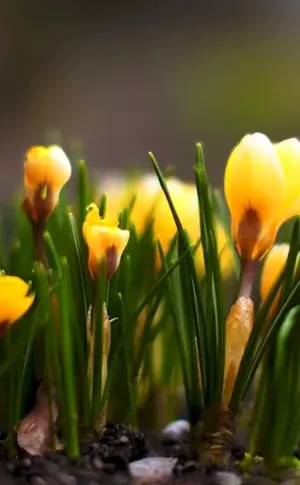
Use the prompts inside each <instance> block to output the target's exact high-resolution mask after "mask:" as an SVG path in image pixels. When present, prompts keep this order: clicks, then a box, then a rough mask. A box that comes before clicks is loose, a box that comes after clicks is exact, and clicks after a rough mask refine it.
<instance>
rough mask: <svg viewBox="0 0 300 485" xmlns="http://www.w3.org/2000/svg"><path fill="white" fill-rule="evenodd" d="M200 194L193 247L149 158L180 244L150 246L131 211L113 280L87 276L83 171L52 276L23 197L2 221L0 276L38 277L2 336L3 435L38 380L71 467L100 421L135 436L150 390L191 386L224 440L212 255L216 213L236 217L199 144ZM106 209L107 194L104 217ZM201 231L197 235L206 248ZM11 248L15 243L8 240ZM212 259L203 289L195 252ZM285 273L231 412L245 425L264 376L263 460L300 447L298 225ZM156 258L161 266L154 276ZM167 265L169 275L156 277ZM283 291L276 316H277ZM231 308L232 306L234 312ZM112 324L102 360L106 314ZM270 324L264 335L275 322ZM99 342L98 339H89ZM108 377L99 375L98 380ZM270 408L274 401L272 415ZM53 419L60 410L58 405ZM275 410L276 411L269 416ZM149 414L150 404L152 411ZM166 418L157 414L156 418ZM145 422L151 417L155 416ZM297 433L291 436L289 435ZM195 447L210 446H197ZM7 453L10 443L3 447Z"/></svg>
mask: <svg viewBox="0 0 300 485" xmlns="http://www.w3.org/2000/svg"><path fill="white" fill-rule="evenodd" d="M196 155H197V156H196V167H195V183H196V188H197V194H198V201H199V220H200V226H199V241H198V242H197V244H195V245H191V244H190V241H189V237H188V234H187V233H186V231H185V229H184V224H183V221H181V220H180V218H179V216H178V214H177V212H176V209H175V207H174V204H173V202H172V198H171V196H170V193H169V191H168V186H167V181H166V177H165V176H164V175H163V173H162V171H161V170H160V168H159V166H158V164H157V162H156V160H155V158H154V156H153V155H152V154H150V159H151V161H152V165H153V168H154V171H155V172H156V175H157V177H158V180H159V182H160V185H161V188H162V190H163V192H164V194H165V197H166V199H167V202H168V204H169V207H170V211H171V213H172V215H173V218H174V221H175V224H176V227H177V233H176V235H175V237H174V239H173V241H172V243H171V244H170V248H169V250H168V252H167V253H165V252H164V251H163V249H162V246H161V244H160V242H159V241H158V242H157V241H156V240H155V237H154V232H153V219H152V218H151V215H149V220H148V223H147V224H146V229H145V230H144V232H143V233H142V234H138V233H137V231H136V228H135V226H134V224H133V223H132V221H131V211H132V207H133V205H134V203H135V200H134V198H133V200H132V201H131V203H130V204H129V206H128V207H127V208H124V210H123V211H122V212H121V213H120V217H119V224H120V227H121V228H124V229H125V228H128V229H129V230H130V241H129V244H128V246H127V248H126V250H125V252H124V254H123V257H122V259H121V263H120V266H119V268H118V270H117V271H116V273H115V274H114V276H113V277H112V278H111V280H110V281H109V282H107V281H106V278H105V277H104V276H105V275H106V271H105V265H104V263H103V266H102V271H100V275H101V276H100V277H99V280H98V281H97V282H95V281H93V280H92V279H91V277H90V274H89V271H88V266H87V261H88V251H87V247H86V244H85V242H84V239H83V235H82V224H83V222H84V219H85V216H86V208H87V206H88V205H89V203H90V202H92V201H95V196H96V191H95V188H94V187H93V186H92V184H91V182H90V181H89V180H88V179H87V172H86V166H85V163H84V162H82V161H80V162H79V163H78V169H77V171H76V174H75V177H76V179H77V190H76V195H75V204H74V205H73V206H69V205H68V203H67V200H66V194H65V193H64V192H63V193H62V194H61V199H60V204H59V206H58V207H57V209H56V210H55V212H54V213H53V215H52V217H51V218H50V220H49V222H48V224H47V231H46V232H45V234H44V235H43V238H44V239H43V240H44V245H45V248H46V254H47V258H48V261H49V267H50V271H49V270H48V268H47V267H44V265H43V262H36V261H35V252H34V244H33V237H32V228H31V226H30V224H29V222H28V220H27V219H26V217H25V215H24V213H23V212H22V210H21V200H19V199H18V200H16V201H15V203H14V205H13V207H12V208H11V210H10V211H7V214H8V218H7V219H6V218H5V217H4V218H3V219H2V221H1V227H2V233H1V237H0V241H1V244H0V268H1V270H3V271H5V272H6V273H7V274H12V275H17V276H20V277H21V278H23V279H24V280H25V281H28V280H31V285H32V291H34V292H35V295H36V298H35V303H34V305H33V307H32V308H31V310H30V311H29V312H28V314H27V315H25V317H23V318H22V320H21V321H19V322H18V323H17V324H15V325H14V326H12V328H11V329H10V331H9V332H7V333H6V334H5V336H4V338H3V339H0V392H1V394H3V396H5V398H4V399H2V400H1V408H0V424H1V427H2V428H4V429H5V430H6V431H7V432H8V433H10V438H11V436H12V435H11V433H12V432H13V431H14V429H15V427H16V425H17V424H18V423H19V422H20V420H21V419H22V418H23V417H24V416H25V415H26V413H27V412H28V411H29V410H30V409H31V408H32V406H33V404H34V399H35V394H36V390H37V387H38V385H39V384H40V382H42V381H44V382H46V383H47V385H48V389H49V396H50V394H51V392H52V389H53V388H54V389H55V393H56V400H57V404H58V409H59V426H60V429H61V431H62V436H63V440H64V444H65V447H66V450H67V453H68V454H69V455H70V456H72V457H76V456H77V455H78V453H79V443H80V439H81V436H82V434H84V433H85V432H87V431H91V430H93V429H95V428H97V426H98V424H99V418H100V416H101V413H103V412H105V414H106V416H107V418H108V419H109V420H111V421H114V422H127V423H130V424H132V425H133V426H138V425H139V424H140V423H141V421H144V420H141V408H142V409H145V408H146V403H147V400H148V399H149V398H150V397H151V395H153V393H155V392H162V391H164V390H165V389H167V390H169V391H170V390H171V389H172V386H178V387H179V386H180V385H181V384H182V383H183V386H184V389H185V397H186V403H187V407H188V411H189V419H190V422H191V426H192V429H193V430H194V429H196V428H197V427H198V425H199V423H200V422H201V421H202V422H203V424H204V431H205V432H206V433H207V432H208V433H211V434H212V433H214V432H216V431H218V425H219V423H218V419H219V417H220V416H219V413H220V410H221V408H222V404H223V402H222V398H223V386H224V365H225V352H226V318H227V314H228V301H227V295H226V289H227V286H228V285H226V284H225V283H224V281H223V276H222V272H221V265H220V254H219V248H218V244H217V231H216V215H217V216H218V217H219V218H222V220H225V218H227V215H226V212H225V211H224V207H225V205H224V203H223V201H222V200H221V198H220V196H219V194H216V193H215V192H213V191H212V189H211V187H210V184H209V181H208V177H207V173H206V169H205V164H204V161H203V154H202V148H201V145H200V144H198V145H197V152H196ZM107 203H108V204H109V199H108V198H107V196H106V194H103V196H102V197H101V200H100V202H99V212H100V214H101V215H102V216H105V212H106V207H107ZM200 234H201V238H200ZM8 238H9V239H10V241H8ZM200 245H201V250H202V251H203V257H204V265H205V276H204V277H203V278H199V274H198V271H197V267H196V263H195V257H194V255H195V251H196V250H197V249H200V248H199V246H200ZM290 248H291V249H290V253H289V257H288V261H287V264H286V267H285V269H284V271H283V273H282V274H281V275H280V277H279V278H278V281H277V282H276V283H275V285H274V288H273V290H272V291H271V294H270V295H269V297H268V298H267V300H266V301H265V302H264V304H263V305H261V306H260V307H259V308H258V310H257V312H256V314H255V319H254V326H253V330H252V332H251V334H250V338H249V341H248V343H247V345H246V348H245V351H244V355H243V358H242V361H241V364H240V367H239V371H238V374H237V377H236V381H235V384H234V388H233V392H232V397H231V401H230V404H229V408H230V410H231V412H232V415H233V416H237V415H238V413H239V411H240V409H241V406H242V404H243V402H244V400H245V398H246V396H247V393H248V391H249V390H250V388H251V387H252V386H253V382H254V378H255V376H256V375H257V370H258V368H259V367H261V373H260V376H259V382H258V386H256V393H255V409H254V413H253V419H254V426H253V431H252V451H253V453H256V452H258V451H259V452H260V453H262V454H263V456H264V457H265V459H266V460H267V461H268V463H272V464H274V463H279V462H280V461H282V459H283V458H286V457H291V456H292V452H293V448H294V447H295V444H296V442H297V440H298V439H299V437H300V416H298V414H299V413H298V412H297V410H296V402H297V399H298V397H300V390H299V389H298V387H299V386H298V385H297V382H296V381H297V371H298V368H299V367H298V366H299V363H298V359H299V352H297V341H298V340H297V339H298V332H299V324H297V322H298V320H299V318H300V317H299V315H300V313H299V307H298V302H299V296H300V275H299V274H298V273H297V272H296V276H295V277H294V274H295V267H296V259H297V254H298V251H299V221H298V220H296V222H295V224H294V229H293V234H292V237H291V243H290ZM158 256H159V260H160V263H161V264H160V265H157V257H158ZM158 267H159V268H160V269H158ZM279 288H282V291H281V299H280V305H279V308H278V311H277V312H276V314H274V315H273V316H272V318H269V317H268V315H269V313H270V308H271V306H272V304H273V302H274V299H275V297H276V295H277V292H278V289H279ZM231 303H232V301H231ZM104 309H106V310H107V313H108V316H109V319H110V322H109V324H108V328H109V330H110V334H111V343H110V349H109V353H108V354H107V352H106V351H105V340H106V335H105V328H106V327H105V325H106V326H107V323H108V322H105V321H104V320H105V318H106V317H105V312H104ZM266 322H268V325H266ZM91 332H92V335H93V339H92V340H91ZM106 366H107V371H105V372H103V369H106ZM274 401H275V404H274ZM49 405H50V410H51V399H49ZM271 405H272V413H270V406H271ZM143 406H144V407H143ZM157 412H161V409H157ZM147 419H148V423H149V416H147ZM287 430H289V432H287ZM197 439H198V440H199V439H201V437H200V436H199V435H197ZM8 444H9V445H10V446H12V445H13V440H12V439H10V440H8Z"/></svg>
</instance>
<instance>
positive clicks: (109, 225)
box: [82, 204, 130, 278]
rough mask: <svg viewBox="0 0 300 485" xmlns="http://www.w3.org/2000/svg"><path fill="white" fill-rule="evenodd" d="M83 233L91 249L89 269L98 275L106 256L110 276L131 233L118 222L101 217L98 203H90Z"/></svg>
mask: <svg viewBox="0 0 300 485" xmlns="http://www.w3.org/2000/svg"><path fill="white" fill-rule="evenodd" d="M82 233H83V237H84V239H85V242H86V244H87V246H88V250H89V260H88V264H89V270H90V273H91V276H92V277H93V278H96V277H97V274H98V272H99V267H100V264H101V262H102V260H103V259H104V258H106V263H107V276H108V278H110V277H111V276H112V275H113V273H114V272H115V271H116V269H117V267H118V266H119V263H120V259H121V256H122V254H123V252H124V249H125V248H126V246H127V244H128V241H129V236H130V233H129V231H127V230H124V229H120V228H119V227H118V222H117V221H114V220H112V219H105V218H101V217H100V215H99V211H98V208H97V206H96V204H90V205H89V206H88V208H87V214H86V218H85V221H84V223H83V226H82Z"/></svg>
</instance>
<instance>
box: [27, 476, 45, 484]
mask: <svg viewBox="0 0 300 485" xmlns="http://www.w3.org/2000/svg"><path fill="white" fill-rule="evenodd" d="M29 483H30V485H47V482H46V481H45V480H44V479H43V478H42V477H38V476H36V475H35V476H33V477H31V478H30V481H29Z"/></svg>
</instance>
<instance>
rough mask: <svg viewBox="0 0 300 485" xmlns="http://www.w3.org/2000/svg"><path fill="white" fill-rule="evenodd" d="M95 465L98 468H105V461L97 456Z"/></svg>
mask: <svg viewBox="0 0 300 485" xmlns="http://www.w3.org/2000/svg"><path fill="white" fill-rule="evenodd" d="M93 466H94V467H95V468H96V470H103V466H104V463H103V461H101V460H100V458H98V457H95V458H94V459H93Z"/></svg>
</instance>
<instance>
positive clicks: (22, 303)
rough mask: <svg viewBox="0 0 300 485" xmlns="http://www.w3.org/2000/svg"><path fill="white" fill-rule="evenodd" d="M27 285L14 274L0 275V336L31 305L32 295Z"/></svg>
mask: <svg viewBox="0 0 300 485" xmlns="http://www.w3.org/2000/svg"><path fill="white" fill-rule="evenodd" d="M28 290H29V286H28V284H27V283H25V281H23V280H21V279H20V278H18V277H16V276H8V275H0V336H2V335H3V334H4V333H5V331H6V329H7V328H8V327H9V326H10V325H12V324H13V323H14V322H16V321H17V320H19V319H20V318H21V317H22V316H23V315H24V314H25V313H26V312H27V310H29V308H30V307H31V305H32V303H33V301H34V295H28Z"/></svg>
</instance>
